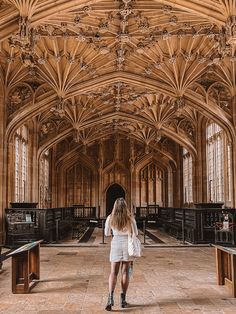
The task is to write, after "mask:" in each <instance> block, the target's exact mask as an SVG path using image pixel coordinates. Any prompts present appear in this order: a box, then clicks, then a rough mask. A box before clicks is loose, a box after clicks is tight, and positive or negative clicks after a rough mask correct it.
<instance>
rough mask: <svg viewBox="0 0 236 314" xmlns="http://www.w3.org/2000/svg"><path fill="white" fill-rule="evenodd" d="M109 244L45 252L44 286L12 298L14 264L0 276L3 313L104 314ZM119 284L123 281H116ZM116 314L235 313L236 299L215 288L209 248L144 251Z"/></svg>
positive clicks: (45, 249)
mask: <svg viewBox="0 0 236 314" xmlns="http://www.w3.org/2000/svg"><path fill="white" fill-rule="evenodd" d="M108 254H109V243H107V244H105V245H97V246H90V247H42V248H41V280H40V282H38V284H37V285H36V286H35V287H34V288H33V289H32V291H31V293H30V294H26V295H19V294H18V295H16V294H12V293H11V263H10V262H11V261H10V260H9V259H7V260H6V261H4V265H3V271H2V272H1V273H0V313H4V314H9V313H22V314H23V313H24V314H27V313H28V314H30V313H32V314H33V313H38V314H44V313H45V314H46V313H48V314H54V313H55V314H61V313H64V314H72V313H80V314H82V313H83V314H86V313H87V314H92V313H106V311H104V306H105V304H106V300H107V290H108V287H107V286H108V283H107V280H108V275H109V269H110V265H109V262H108ZM118 282H119V281H118ZM119 293H120V286H119V285H118V286H117V289H116V291H115V306H114V307H113V311H114V312H117V313H126V312H127V313H137V314H138V313H143V314H144V313H145V314H146V313H147V314H148V313H153V314H154V313H155V314H156V313H163V314H164V313H166V314H167V313H168V314H175V313H176V314H177V313H185V314H187V313H212V314H218V313H222V314H223V313H225V314H230V313H232V314H233V313H236V299H233V298H231V295H230V292H229V290H228V289H227V288H226V287H224V286H217V284H216V275H215V257H214V249H213V248H211V247H204V248H202V247H201V248H200V247H199V248H195V247H192V248H191V247H187V248H184V247H177V248H167V247H158V248H144V250H143V257H141V258H139V259H137V260H136V261H135V265H134V273H133V276H132V278H131V282H130V287H129V291H128V296H127V298H128V302H129V307H128V308H126V309H121V308H120V307H119V302H118V298H119Z"/></svg>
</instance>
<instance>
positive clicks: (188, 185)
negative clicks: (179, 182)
mask: <svg viewBox="0 0 236 314" xmlns="http://www.w3.org/2000/svg"><path fill="white" fill-rule="evenodd" d="M183 191H184V203H192V202H193V160H192V156H191V155H190V154H189V152H188V151H187V150H186V149H185V148H184V149H183Z"/></svg>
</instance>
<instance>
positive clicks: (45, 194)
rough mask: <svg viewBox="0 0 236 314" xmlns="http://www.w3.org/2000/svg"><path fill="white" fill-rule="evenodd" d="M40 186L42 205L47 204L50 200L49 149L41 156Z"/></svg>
mask: <svg viewBox="0 0 236 314" xmlns="http://www.w3.org/2000/svg"><path fill="white" fill-rule="evenodd" d="M39 186H40V200H41V206H44V205H45V206H46V205H47V203H48V202H49V201H50V191H49V151H46V152H45V153H44V154H43V155H42V157H41V158H40V163H39Z"/></svg>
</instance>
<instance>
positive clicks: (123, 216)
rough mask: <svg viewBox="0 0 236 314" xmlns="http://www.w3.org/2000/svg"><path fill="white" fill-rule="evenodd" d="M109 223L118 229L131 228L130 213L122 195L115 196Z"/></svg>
mask: <svg viewBox="0 0 236 314" xmlns="http://www.w3.org/2000/svg"><path fill="white" fill-rule="evenodd" d="M110 225H111V227H113V228H114V229H117V230H119V231H122V230H123V229H125V228H127V229H128V230H131V213H130V211H129V209H128V207H127V203H126V201H125V200H124V199H123V197H120V198H117V199H116V201H115V203H114V206H113V209H112V213H111V218H110Z"/></svg>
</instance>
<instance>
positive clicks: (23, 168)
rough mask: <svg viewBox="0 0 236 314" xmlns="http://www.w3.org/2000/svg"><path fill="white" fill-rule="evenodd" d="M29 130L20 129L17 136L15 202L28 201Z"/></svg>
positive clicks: (25, 128) (23, 127)
mask: <svg viewBox="0 0 236 314" xmlns="http://www.w3.org/2000/svg"><path fill="white" fill-rule="evenodd" d="M27 165H28V129H27V127H26V126H24V125H23V126H22V127H20V128H19V129H18V130H17V131H16V135H15V202H25V201H26V200H27V177H28V174H27V170H28V168H27Z"/></svg>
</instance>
